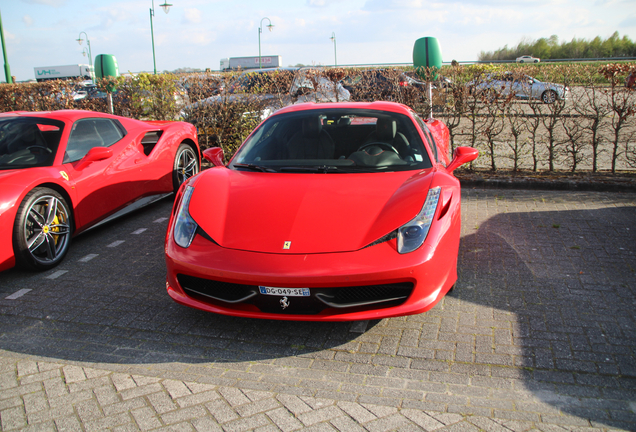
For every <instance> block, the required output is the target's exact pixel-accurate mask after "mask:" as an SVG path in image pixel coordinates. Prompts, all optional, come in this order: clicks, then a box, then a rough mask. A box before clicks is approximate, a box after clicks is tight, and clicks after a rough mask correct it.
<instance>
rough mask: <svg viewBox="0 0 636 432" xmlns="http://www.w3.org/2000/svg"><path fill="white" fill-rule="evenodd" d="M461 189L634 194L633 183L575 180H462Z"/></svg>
mask: <svg viewBox="0 0 636 432" xmlns="http://www.w3.org/2000/svg"><path fill="white" fill-rule="evenodd" d="M458 178H459V182H460V184H461V186H462V188H484V189H530V190H571V191H584V192H636V184H634V183H631V182H630V183H604V182H590V181H576V180H539V181H531V180H517V179H514V180H513V179H508V180H502V179H463V178H461V177H458Z"/></svg>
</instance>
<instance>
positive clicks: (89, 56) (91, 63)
mask: <svg viewBox="0 0 636 432" xmlns="http://www.w3.org/2000/svg"><path fill="white" fill-rule="evenodd" d="M82 33H84V36H86V45H87V46H88V65H89V66H90V67H91V68H92V67H93V55H92V54H91V41H90V40H88V35H87V34H86V32H80V34H79V37H78V38H77V43H79V44H80V45H81V44H82V42H84V39H82ZM84 55H86V54H84Z"/></svg>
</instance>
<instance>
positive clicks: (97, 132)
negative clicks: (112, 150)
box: [64, 119, 125, 163]
mask: <svg viewBox="0 0 636 432" xmlns="http://www.w3.org/2000/svg"><path fill="white" fill-rule="evenodd" d="M124 135H125V131H124V129H123V127H122V126H121V124H119V122H117V121H115V120H111V119H82V120H78V121H76V122H75V124H73V129H71V134H70V136H69V139H68V144H67V145H66V154H65V157H64V163H68V162H75V161H78V160H80V159H81V158H83V157H84V156H86V153H88V151H89V150H90V149H92V148H93V147H110V146H111V145H113V144H115V143H116V142H117V141H119V140H121V139H122V138H123V137H124Z"/></svg>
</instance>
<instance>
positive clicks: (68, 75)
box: [34, 64, 95, 82]
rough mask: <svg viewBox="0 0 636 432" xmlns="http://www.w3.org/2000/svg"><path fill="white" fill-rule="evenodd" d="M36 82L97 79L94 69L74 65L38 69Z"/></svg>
mask: <svg viewBox="0 0 636 432" xmlns="http://www.w3.org/2000/svg"><path fill="white" fill-rule="evenodd" d="M34 70H35V80H36V81H37V82H42V81H48V80H56V79H76V78H81V79H86V80H92V79H93V78H94V77H95V71H94V69H93V67H91V66H89V65H85V64H74V65H65V66H44V67H36V68H34Z"/></svg>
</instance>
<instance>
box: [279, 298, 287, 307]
mask: <svg viewBox="0 0 636 432" xmlns="http://www.w3.org/2000/svg"><path fill="white" fill-rule="evenodd" d="M280 307H282V308H283V309H287V308H288V307H289V299H288V298H287V297H283V298H282V299H280Z"/></svg>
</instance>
